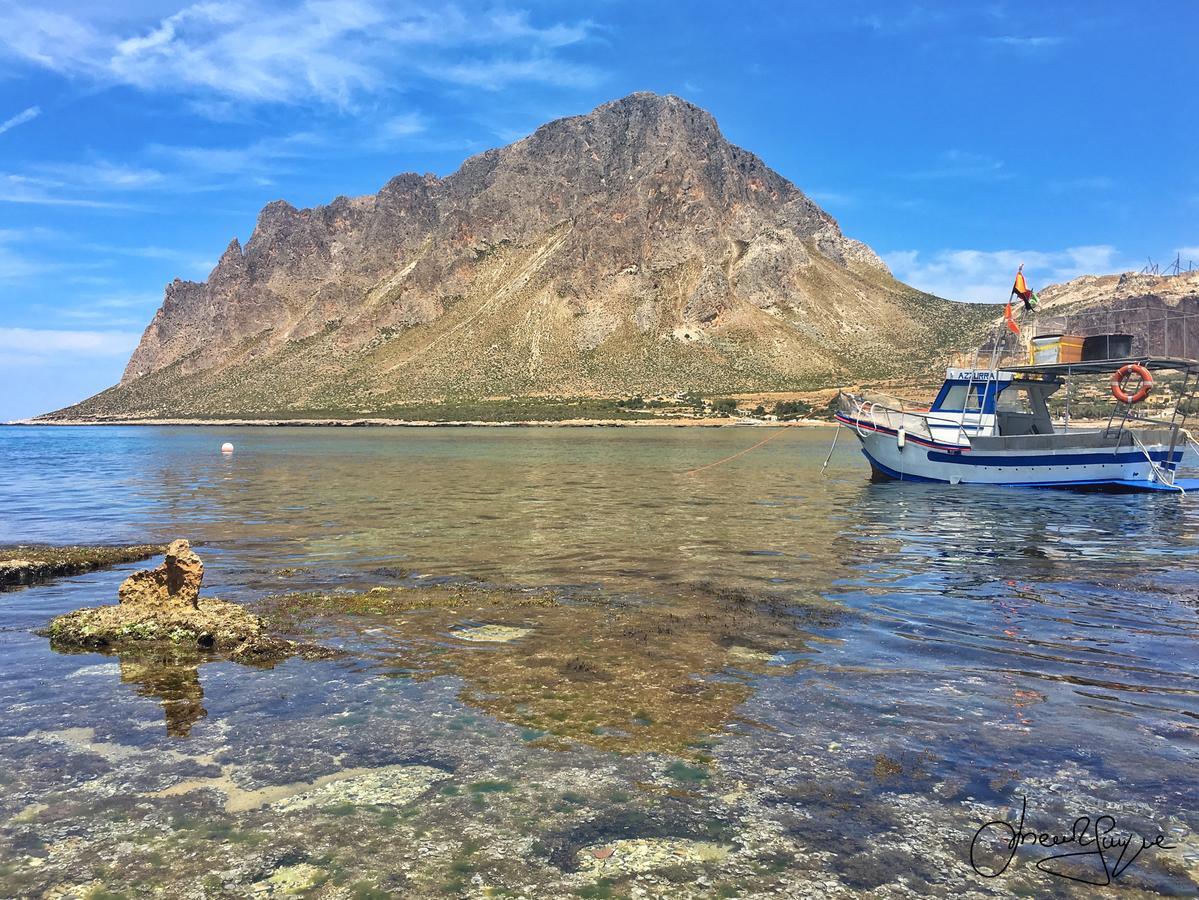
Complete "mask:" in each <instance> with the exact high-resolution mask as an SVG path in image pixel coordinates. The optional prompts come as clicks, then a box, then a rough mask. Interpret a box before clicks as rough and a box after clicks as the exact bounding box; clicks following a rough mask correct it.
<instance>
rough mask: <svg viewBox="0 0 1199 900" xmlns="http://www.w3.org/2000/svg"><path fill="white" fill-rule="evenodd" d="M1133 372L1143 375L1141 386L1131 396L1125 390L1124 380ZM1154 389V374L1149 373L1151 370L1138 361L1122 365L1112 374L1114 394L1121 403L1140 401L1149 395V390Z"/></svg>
mask: <svg viewBox="0 0 1199 900" xmlns="http://www.w3.org/2000/svg"><path fill="white" fill-rule="evenodd" d="M1133 373H1135V374H1137V375H1140V376H1141V387H1140V389H1139V390H1138V391H1137V392H1136V393H1135V394H1133V395H1132V396H1131V397H1130V396H1128V392H1127V391H1126V390H1124V382H1125V380H1126V379H1127V378H1128V376H1129V375H1132V374H1133ZM1151 390H1153V376H1152V375H1150V374H1149V370H1148V369H1146V368H1145V367H1144V366H1142V365H1138V364H1137V363H1128V364H1127V365H1124V366H1120V368H1119V369H1117V370H1116V372H1115V374H1113V375H1112V396H1113V397H1115V398H1116V399H1117V400H1119V401H1120V402H1121V403H1130V404H1131V403H1140V402H1141V401H1142V400H1144V399H1145V398H1146V397H1148V396H1149V392H1150V391H1151Z"/></svg>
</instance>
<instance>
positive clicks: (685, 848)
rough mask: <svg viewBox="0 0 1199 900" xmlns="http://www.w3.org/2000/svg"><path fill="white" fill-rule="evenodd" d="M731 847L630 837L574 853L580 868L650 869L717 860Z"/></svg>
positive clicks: (613, 870) (629, 871) (622, 870)
mask: <svg viewBox="0 0 1199 900" xmlns="http://www.w3.org/2000/svg"><path fill="white" fill-rule="evenodd" d="M732 851H733V848H732V847H731V846H729V845H728V844H715V843H711V842H709V841H693V840H688V839H685V838H634V839H630V840H619V841H613V842H612V843H610V844H603V845H598V846H595V847H588V848H585V849H583V850H580V851H579V852H578V854H577V856H576V859H577V861H578V864H579V869H580V870H581V871H584V872H587V871H596V872H605V873H611V872H627V873H640V872H652V871H653V870H655V869H663V868H666V867H668V866H677V865H687V864H691V863H710V862H720V861H722V860H724V859H725V858H727V857H728V855H729V854H730V853H731V852H732Z"/></svg>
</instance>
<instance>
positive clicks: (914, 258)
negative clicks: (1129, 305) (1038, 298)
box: [882, 244, 1136, 303]
mask: <svg viewBox="0 0 1199 900" xmlns="http://www.w3.org/2000/svg"><path fill="white" fill-rule="evenodd" d="M882 256H883V259H884V260H885V261H886V263H887V265H888V266H890V267H891V271H892V272H894V273H895V277H896V278H898V279H899V280H900V281H904V282H907V283H908V284H910V285H912V286H913V287H917V288H920V290H922V291H927V292H929V293H930V294H936V295H938V296H940V297H948V298H949V299H951V300H971V301H977V302H992V303H998V302H1000V301H1002V300H1004V299H1006V297H1007V296H1008V293H1009V291H1010V290H1011V287H1012V281H1013V279H1014V278H1015V275H1016V269H1017V268H1018V267H1019V266H1020V264H1021V263H1023V264H1024V273H1025V275H1026V276H1028V279H1029V282H1030V283H1031V284H1032V285H1033V286H1034V287H1036V288H1042V287H1044V286H1045V285H1048V284H1054V283H1058V282H1062V281H1068V280H1069V279H1071V278H1077V277H1078V276H1079V275H1102V274H1106V273H1108V272H1113V271H1124V270H1126V269H1128V268H1135V267H1136V266H1134V265H1133V264H1132V263H1130V262H1129V261H1128V260H1126V259H1124V258H1123V256H1122V255H1121V254H1120V252H1119V251H1118V250H1117V249H1116V248H1115V247H1112V246H1110V245H1107V244H1095V245H1085V246H1079V247H1067V248H1066V249H1064V250H1052V251H1043V250H938V251H935V252H933V253H922V252H921V251H919V250H898V251H895V252H892V253H884V254H882Z"/></svg>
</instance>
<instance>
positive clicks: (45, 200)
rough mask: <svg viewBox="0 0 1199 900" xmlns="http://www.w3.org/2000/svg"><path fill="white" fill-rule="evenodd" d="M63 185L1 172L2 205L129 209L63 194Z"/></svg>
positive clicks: (0, 193)
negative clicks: (20, 204)
mask: <svg viewBox="0 0 1199 900" xmlns="http://www.w3.org/2000/svg"><path fill="white" fill-rule="evenodd" d="M63 186H64V185H63V183H62V182H60V181H56V180H53V179H47V178H39V177H35V176H29V175H16V174H12V173H5V172H0V203H30V204H38V205H42V206H83V207H90V208H93V209H120V208H128V207H127V205H126V204H124V203H114V202H111V201H108V200H96V199H94V198H91V197H78V196H68V195H66V194H63V193H61V190H60V189H61V188H62V187H63Z"/></svg>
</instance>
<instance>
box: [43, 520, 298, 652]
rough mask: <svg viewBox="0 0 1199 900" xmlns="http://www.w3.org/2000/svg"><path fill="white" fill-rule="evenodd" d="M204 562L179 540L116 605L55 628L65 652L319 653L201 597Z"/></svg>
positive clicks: (136, 577)
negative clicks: (162, 648)
mask: <svg viewBox="0 0 1199 900" xmlns="http://www.w3.org/2000/svg"><path fill="white" fill-rule="evenodd" d="M203 576H204V563H203V562H202V561H201V560H200V557H199V556H197V555H196V553H195V552H194V551H193V550H192V549H191V545H190V544H189V543H188V542H187V541H186V540H177V541H174V542H173V543H172V544H171V545H170V547H169V548H168V549H167V554H166V559H165V560H164V561H163V563H162V565H160V566H159V567H158V568H156V569H151V570H143V571H141V572H136V573H134V574H133V575H131V576H129V578H127V579H125V582H124V583H123V584H122V585H121V587H120V590H119V593H118V597H119V599H120V603H119V604H118V605H116V606H101V607H95V608H91V609H80V610H76V611H75V612H72V613H67V614H66V615H62V616H58V617H57V618H55V619H54V620H53V621H52V622H51V623H50V628H49V635H50V639H51V642H52V643H53V644H54V645H55V646H56V647H57V648H60V649H71V648H86V649H106V648H107V649H113V650H117V651H120V650H121V649H122V648H129V647H137V646H145V645H147V644H164V645H172V646H176V647H181V648H183V647H192V648H195V649H199V650H205V651H208V650H211V651H218V652H222V653H226V654H228V655H229V656H231V657H232V658H234V659H243V660H247V661H249V660H258V659H265V658H272V657H283V656H288V655H291V654H292V653H295V652H301V651H304V652H313V653H315V652H316V651H317V650H318V649H319V648H310V647H301V646H300V645H297V644H294V643H292V642H291V641H286V640H282V639H280V638H277V637H273V636H272V635H270V634H269V633H268V631H267V628H266V625H265V624H264V623H263V621H262V619H260V618H259V617H258V616H256V615H254V614H253V613H251V612H249V611H248V610H246V609H244V608H243V607H241V606H239V605H237V604H236V603H230V602H228V601H225V600H217V599H209V598H201V597H200V596H199V591H200V582H201V580H202V579H203Z"/></svg>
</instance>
